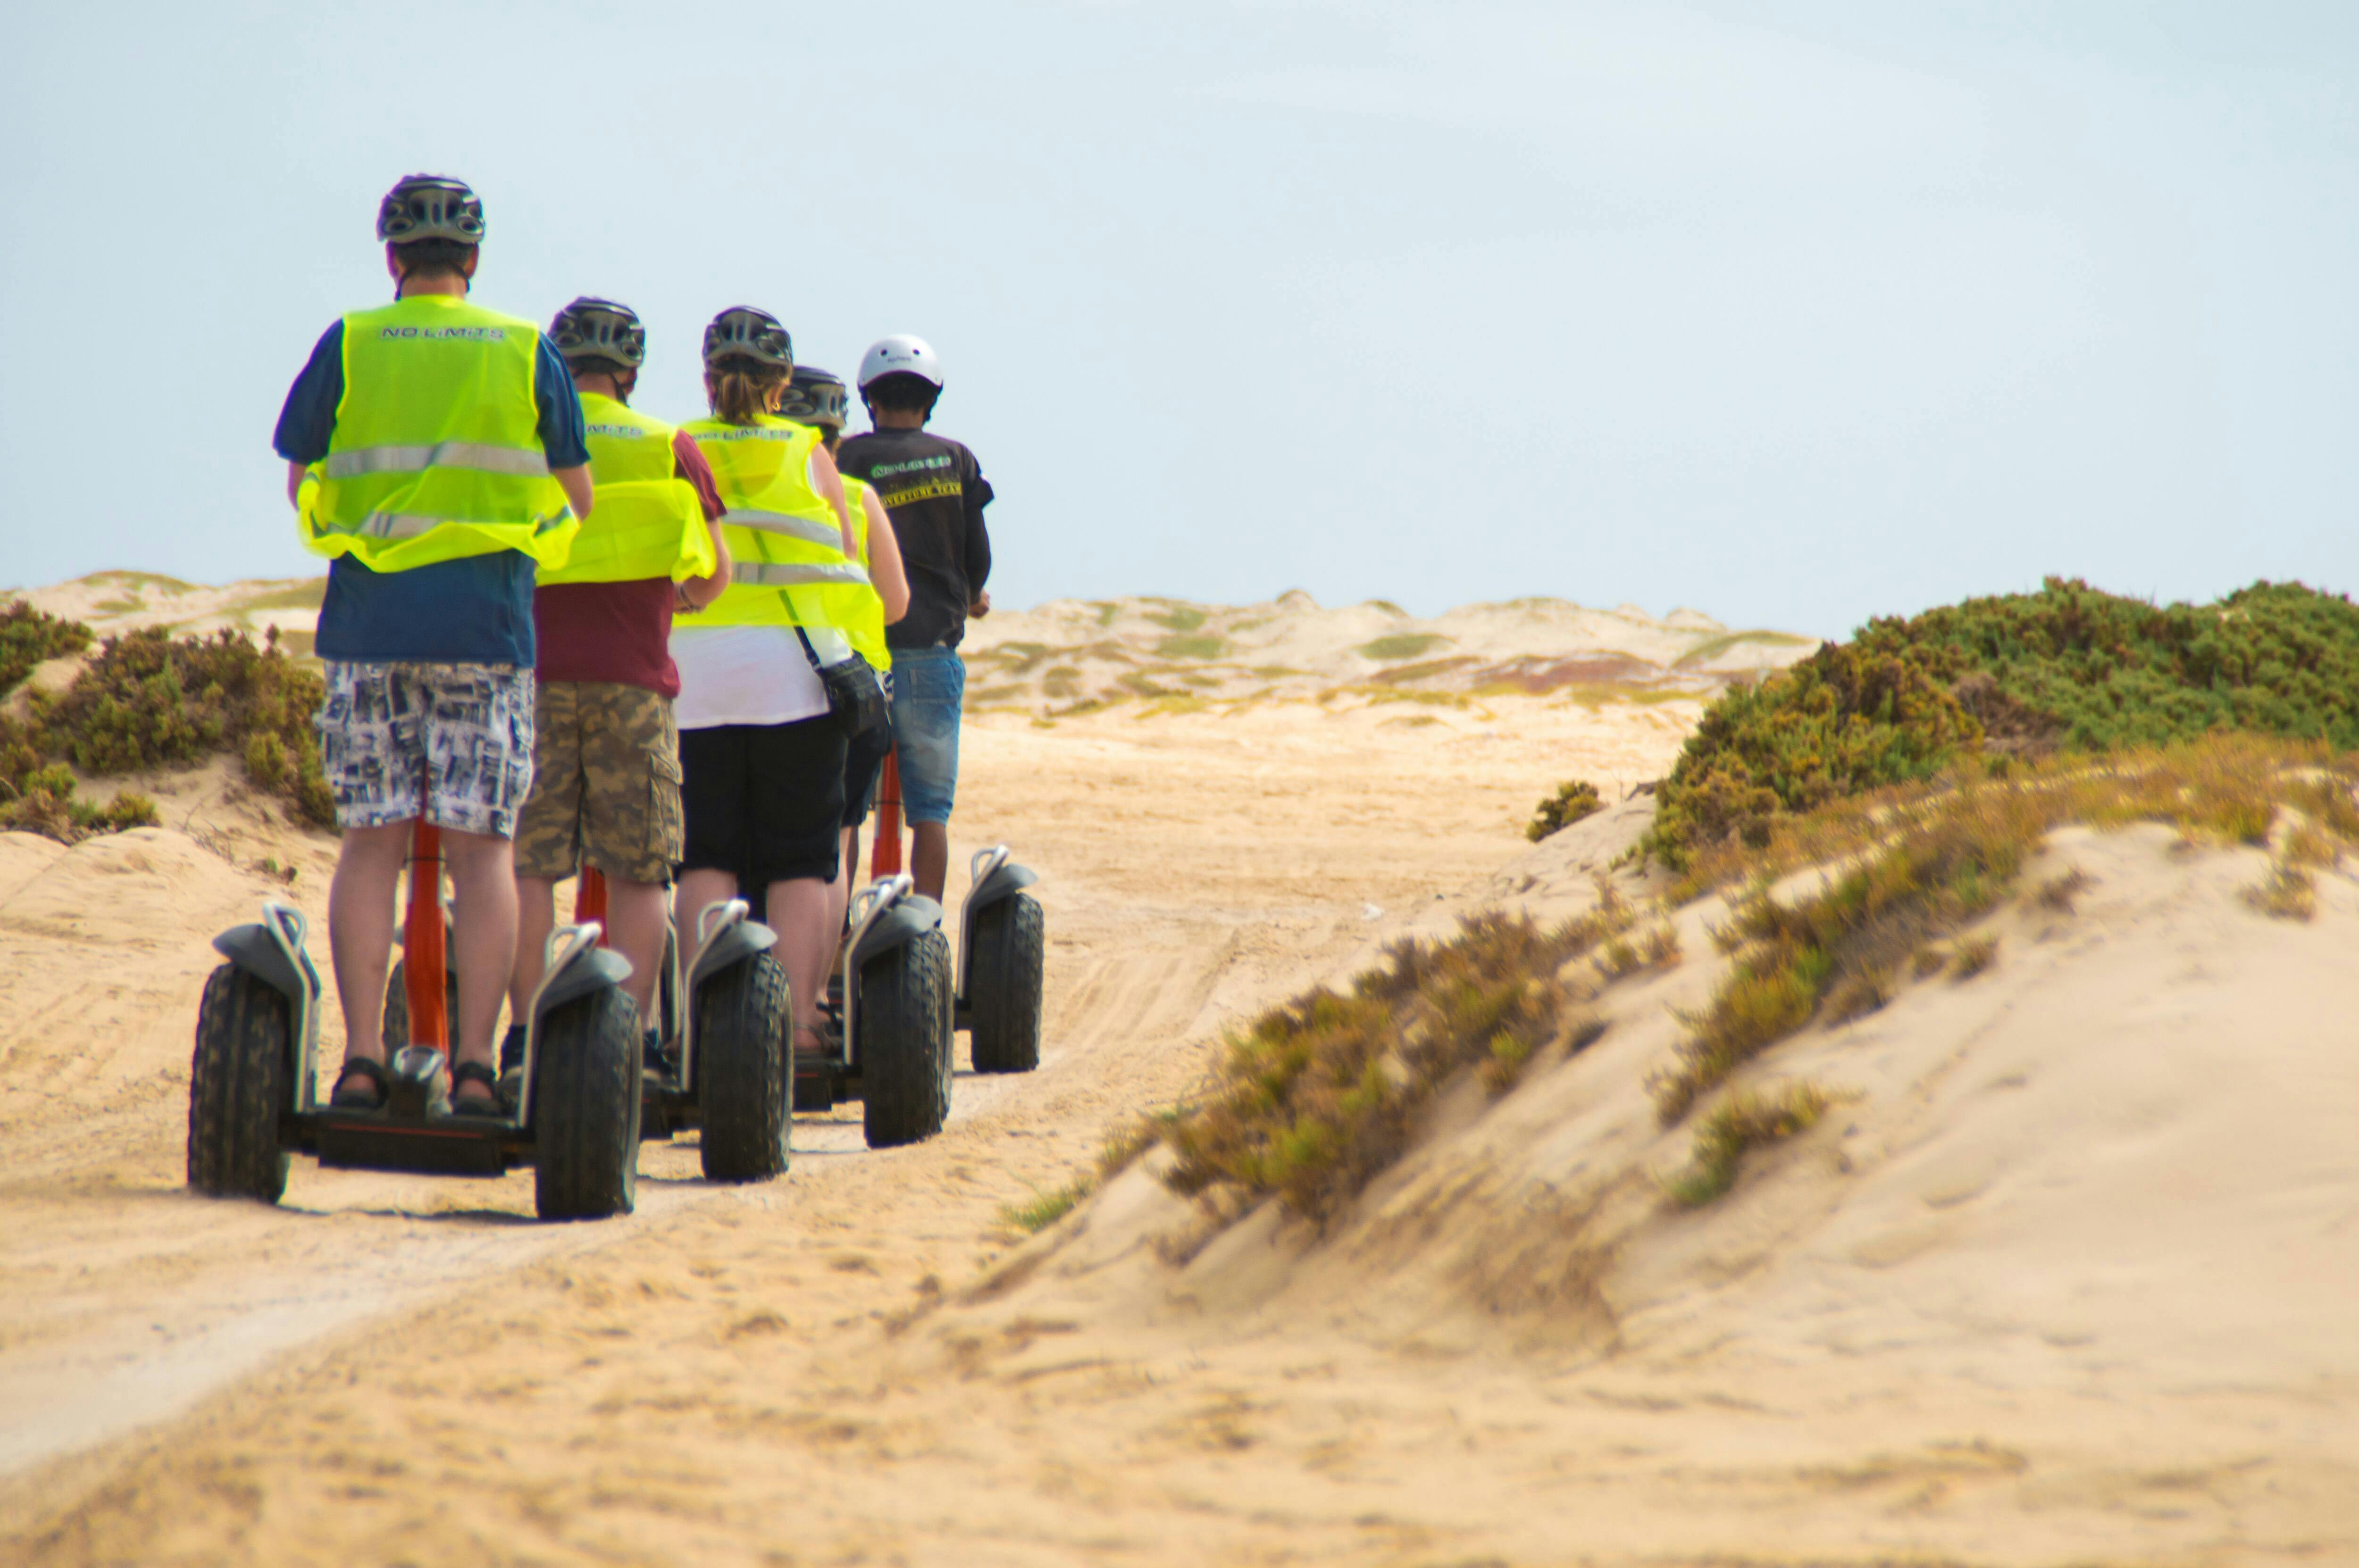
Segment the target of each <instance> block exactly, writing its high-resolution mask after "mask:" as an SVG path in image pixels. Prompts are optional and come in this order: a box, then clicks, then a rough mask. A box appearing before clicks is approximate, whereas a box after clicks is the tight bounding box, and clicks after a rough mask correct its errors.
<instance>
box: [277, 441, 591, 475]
mask: <svg viewBox="0 0 2359 1568" xmlns="http://www.w3.org/2000/svg"><path fill="white" fill-rule="evenodd" d="M320 466H321V471H322V472H324V473H325V474H326V475H327V476H328V477H329V478H330V479H353V478H355V477H357V476H358V475H361V474H364V473H419V472H422V471H424V470H427V469H437V468H440V469H481V470H484V472H485V473H513V474H527V475H531V474H545V473H547V472H548V471H549V455H548V454H547V453H545V452H543V451H542V450H541V449H539V448H538V447H534V448H533V449H531V450H529V451H519V450H518V449H516V448H514V447H487V446H485V445H484V443H483V442H481V441H437V442H436V443H435V444H434V445H432V446H430V447H364V448H361V449H358V450H356V451H350V452H332V453H330V454H329V457H328V460H327V461H326V462H324V463H322V464H321V465H320Z"/></svg>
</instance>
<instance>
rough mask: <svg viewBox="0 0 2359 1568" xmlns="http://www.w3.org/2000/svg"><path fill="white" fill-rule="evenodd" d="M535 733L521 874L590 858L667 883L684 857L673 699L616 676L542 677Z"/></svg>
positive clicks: (550, 875) (613, 873)
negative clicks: (620, 681)
mask: <svg viewBox="0 0 2359 1568" xmlns="http://www.w3.org/2000/svg"><path fill="white" fill-rule="evenodd" d="M533 730H534V736H535V740H534V743H533V757H532V795H531V797H530V798H529V799H527V801H526V802H525V803H524V816H523V820H522V821H521V822H519V823H518V825H517V827H516V875H518V876H520V877H538V878H545V879H547V880H548V881H563V880H564V879H565V878H567V877H570V876H571V875H573V874H574V872H576V871H580V870H581V869H582V862H583V860H585V859H586V860H588V862H589V863H590V864H591V865H593V866H595V867H597V868H598V869H599V870H600V871H603V872H605V873H606V874H607V875H608V876H610V877H619V878H621V879H622V880H623V881H632V882H658V883H660V882H664V881H669V880H670V877H671V868H672V864H673V862H674V861H676V860H679V855H680V807H679V730H677V729H675V728H674V727H673V724H672V715H671V698H669V697H665V696H663V695H661V694H660V693H658V692H652V691H649V690H647V688H646V687H636V686H623V685H620V684H618V683H615V682H612V681H543V682H541V683H540V689H539V692H538V695H537V696H536V697H535V698H534V702H533Z"/></svg>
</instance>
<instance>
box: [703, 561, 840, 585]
mask: <svg viewBox="0 0 2359 1568" xmlns="http://www.w3.org/2000/svg"><path fill="white" fill-rule="evenodd" d="M729 580H730V581H731V582H750V583H758V584H760V585H761V586H762V587H764V588H799V587H801V586H802V585H803V584H805V583H825V584H837V585H841V584H846V583H849V584H853V585H856V586H858V587H861V588H866V587H867V586H868V574H867V573H866V572H864V571H862V570H861V569H860V568H858V567H855V566H853V564H852V563H851V562H850V561H845V562H843V564H842V565H840V566H828V565H825V564H823V563H820V562H778V563H771V562H746V561H732V562H731V563H730V568H729Z"/></svg>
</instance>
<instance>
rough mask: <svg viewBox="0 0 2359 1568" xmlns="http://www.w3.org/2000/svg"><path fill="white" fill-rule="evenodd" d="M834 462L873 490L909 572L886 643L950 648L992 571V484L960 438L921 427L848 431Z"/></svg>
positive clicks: (899, 646) (890, 644) (953, 645)
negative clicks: (988, 520) (988, 517)
mask: <svg viewBox="0 0 2359 1568" xmlns="http://www.w3.org/2000/svg"><path fill="white" fill-rule="evenodd" d="M836 465H837V467H839V468H840V469H842V470H843V471H844V472H845V473H848V474H854V475H857V476H858V477H859V478H861V479H864V480H866V481H868V482H869V483H870V484H872V485H874V486H875V489H876V494H877V496H878V498H879V499H881V500H882V501H883V502H884V503H885V509H886V512H887V513H888V514H891V516H892V519H893V536H894V538H895V540H896V541H897V542H898V543H899V545H900V546H901V562H902V565H903V567H904V568H905V569H906V570H907V571H908V574H909V612H908V614H907V615H904V616H903V617H902V618H901V619H900V620H898V621H897V622H894V623H893V624H892V625H890V626H888V627H886V629H885V643H886V646H887V647H891V648H933V647H942V648H955V647H957V646H958V644H959V639H960V637H961V636H962V635H964V633H965V632H966V618H967V614H968V611H969V608H970V607H971V606H973V604H974V603H975V602H976V600H977V599H978V597H979V596H980V595H981V594H982V592H983V587H984V582H985V581H986V580H987V579H989V578H990V576H991V535H989V534H988V533H986V532H985V531H984V525H983V509H984V507H985V506H988V505H989V504H991V481H989V480H987V479H985V478H984V477H983V465H982V464H981V463H979V462H977V461H975V457H974V454H973V452H971V451H969V450H967V449H966V448H965V447H964V446H963V445H962V444H961V443H959V442H957V441H953V440H950V439H948V438H945V437H941V436H935V435H929V433H927V432H926V431H925V430H923V429H901V430H895V429H878V430H874V431H871V432H870V433H868V434H867V435H864V436H854V437H852V438H850V439H848V440H846V441H845V442H844V443H843V447H842V448H841V449H839V451H838V454H837V458H836Z"/></svg>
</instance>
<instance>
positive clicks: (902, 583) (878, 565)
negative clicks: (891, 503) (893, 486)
mask: <svg viewBox="0 0 2359 1568" xmlns="http://www.w3.org/2000/svg"><path fill="white" fill-rule="evenodd" d="M860 494H861V499H862V502H863V503H864V504H865V506H866V507H867V509H868V583H869V586H870V587H872V588H874V589H875V590H876V597H877V598H879V599H881V600H884V601H885V623H886V625H888V626H889V625H891V624H892V623H893V622H896V621H898V620H899V619H901V617H902V616H904V615H907V614H908V612H909V574H908V571H907V570H905V569H904V568H902V565H901V541H900V540H899V539H898V538H897V537H896V536H895V535H894V533H893V519H892V518H891V517H889V516H887V515H886V512H885V503H884V502H882V501H880V500H878V499H877V495H876V492H875V491H874V490H864V491H862V492H860Z"/></svg>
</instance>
